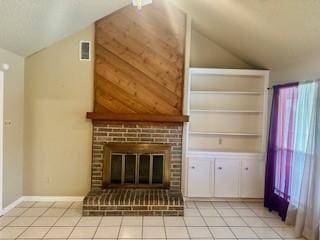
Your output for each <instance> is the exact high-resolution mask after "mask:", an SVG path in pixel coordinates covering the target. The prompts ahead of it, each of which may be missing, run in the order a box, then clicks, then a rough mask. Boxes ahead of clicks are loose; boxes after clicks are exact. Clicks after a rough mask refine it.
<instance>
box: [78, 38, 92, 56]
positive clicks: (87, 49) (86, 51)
mask: <svg viewBox="0 0 320 240" xmlns="http://www.w3.org/2000/svg"><path fill="white" fill-rule="evenodd" d="M90 60H91V42H90V41H80V61H90Z"/></svg>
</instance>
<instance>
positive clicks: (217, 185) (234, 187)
mask: <svg viewBox="0 0 320 240" xmlns="http://www.w3.org/2000/svg"><path fill="white" fill-rule="evenodd" d="M239 180H240V160H239V159H224V158H218V159H216V160H215V181H214V191H215V197H235V198H236V197H239Z"/></svg>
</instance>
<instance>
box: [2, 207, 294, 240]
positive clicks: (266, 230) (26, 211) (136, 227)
mask: <svg viewBox="0 0 320 240" xmlns="http://www.w3.org/2000/svg"><path fill="white" fill-rule="evenodd" d="M81 207H82V205H81V202H23V203H21V204H20V205H19V206H17V207H16V208H14V209H12V210H11V211H10V212H8V213H7V214H6V215H5V216H3V217H0V239H29V240H30V239H56V240H57V239H73V240H76V239H82V240H84V239H224V240H228V239H230V240H231V239H241V240H246V239H266V240H267V239H268V240H272V239H293V238H294V231H293V228H292V227H290V226H287V225H285V224H284V223H283V222H282V221H281V220H280V218H279V217H278V216H277V214H276V213H274V212H269V211H268V210H266V209H265V208H263V205H262V203H261V202H191V201H189V202H186V203H185V216H184V217H82V216H81Z"/></svg>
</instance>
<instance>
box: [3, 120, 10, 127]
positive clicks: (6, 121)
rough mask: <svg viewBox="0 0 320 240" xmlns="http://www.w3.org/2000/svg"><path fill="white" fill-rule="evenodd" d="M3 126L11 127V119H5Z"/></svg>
mask: <svg viewBox="0 0 320 240" xmlns="http://www.w3.org/2000/svg"><path fill="white" fill-rule="evenodd" d="M4 126H5V127H11V126H12V121H11V120H5V121H4Z"/></svg>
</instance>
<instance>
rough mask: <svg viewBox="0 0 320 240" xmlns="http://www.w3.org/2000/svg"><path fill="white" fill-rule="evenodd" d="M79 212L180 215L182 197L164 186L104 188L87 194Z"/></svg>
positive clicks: (181, 213) (87, 214)
mask: <svg viewBox="0 0 320 240" xmlns="http://www.w3.org/2000/svg"><path fill="white" fill-rule="evenodd" d="M83 215H84V216H183V199H182V196H181V194H173V193H170V191H168V190H164V189H106V190H103V191H101V192H90V193H89V194H88V195H87V197H86V198H85V199H84V201H83Z"/></svg>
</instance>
